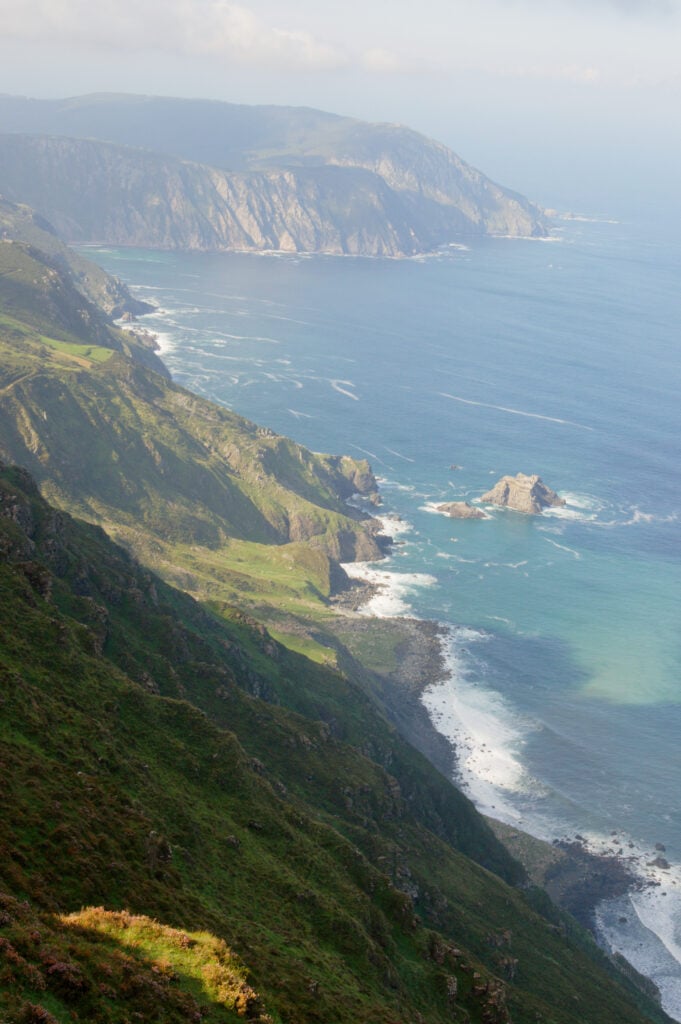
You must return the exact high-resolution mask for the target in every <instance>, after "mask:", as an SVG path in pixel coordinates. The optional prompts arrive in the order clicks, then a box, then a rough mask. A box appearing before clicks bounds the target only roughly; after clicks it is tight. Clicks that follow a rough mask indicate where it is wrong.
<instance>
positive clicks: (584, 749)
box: [90, 221, 681, 1018]
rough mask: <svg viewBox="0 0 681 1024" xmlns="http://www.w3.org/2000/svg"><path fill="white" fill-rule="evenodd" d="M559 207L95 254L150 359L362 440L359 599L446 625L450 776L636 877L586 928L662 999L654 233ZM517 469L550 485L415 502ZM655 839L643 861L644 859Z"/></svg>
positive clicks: (674, 253)
mask: <svg viewBox="0 0 681 1024" xmlns="http://www.w3.org/2000/svg"><path fill="white" fill-rule="evenodd" d="M559 227H560V230H559V231H558V232H557V234H556V238H555V240H552V241H545V242H539V241H521V240H517V241H512V240H498V241H487V242H481V243H480V244H476V245H475V247H473V248H471V249H463V248H460V249H451V250H449V251H448V252H447V253H443V254H441V255H439V256H437V257H432V258H426V259H422V260H405V261H377V260H364V259H343V258H333V257H328V258H327V257H314V258H305V257H297V256H278V255H268V256H262V255H249V254H243V255H241V254H221V255H205V254H201V255H198V254H197V255H186V254H183V255H175V254H172V255H171V254H159V253H148V252H141V251H130V250H127V251H121V250H116V251H113V250H105V249H99V250H97V251H96V252H95V256H96V258H97V259H98V261H99V262H101V263H102V264H103V265H104V266H105V267H106V268H107V269H110V270H112V271H113V272H115V273H117V274H119V275H120V276H122V277H123V278H124V279H125V280H127V281H128V282H130V283H131V284H132V285H134V286H136V287H138V288H139V289H140V292H139V294H140V295H142V296H146V297H150V298H152V299H154V300H155V301H156V302H158V303H159V305H160V307H161V312H159V313H158V314H154V315H152V316H150V317H148V318H146V319H145V322H146V323H147V325H148V326H149V327H150V328H151V329H153V330H157V331H159V332H160V334H161V342H162V354H163V358H164V359H165V361H166V363H167V365H168V366H169V368H170V369H171V371H172V373H173V376H174V377H175V379H176V380H178V381H179V382H181V383H182V384H184V385H186V386H187V387H189V388H191V389H192V390H194V391H197V392H200V393H201V394H203V395H205V396H207V397H209V398H211V399H215V400H217V401H220V402H223V403H226V404H227V405H229V406H230V407H232V408H233V409H234V410H235V411H237V412H239V413H242V414H244V415H246V416H248V417H250V418H251V419H254V420H256V421H257V422H259V423H262V424H266V425H268V426H270V427H272V428H274V429H275V430H277V431H280V432H283V433H286V434H288V435H290V436H292V437H294V438H295V439H296V440H298V441H301V442H303V443H304V444H306V445H308V446H310V447H312V448H314V449H316V450H325V451H333V452H348V453H349V454H354V455H366V456H367V458H369V459H370V461H371V463H372V466H373V468H374V470H375V472H376V474H377V475H378V476H379V477H380V479H381V487H382V494H383V498H384V508H383V511H384V512H385V513H386V514H395V515H399V516H400V517H401V518H402V520H403V524H402V529H403V532H401V533H400V534H399V536H398V538H397V539H398V540H399V541H400V543H399V544H398V545H397V546H396V547H395V549H394V551H395V553H394V555H393V557H392V558H391V559H390V560H389V561H388V562H387V563H382V564H381V565H380V566H379V567H376V568H379V569H380V571H381V572H387V573H389V574H391V575H389V576H388V577H387V583H388V588H387V590H385V591H384V592H383V594H382V596H381V598H380V599H379V603H378V606H377V610H378V611H379V612H380V611H383V612H389V611H391V610H398V611H402V612H403V613H406V612H411V613H413V614H416V615H418V616H422V617H428V618H435V619H438V620H440V621H442V622H445V623H448V624H450V625H451V626H452V627H453V628H452V631H451V634H450V639H449V643H448V651H449V659H450V665H451V670H452V676H451V680H450V681H449V682H448V683H446V684H443V685H442V686H441V687H439V688H437V689H434V690H432V691H430V692H429V694H428V695H427V700H428V701H429V707H430V710H431V713H432V715H433V717H434V721H436V722H437V724H438V726H439V727H440V728H441V729H442V730H443V731H445V732H447V734H449V735H451V736H452V737H453V738H454V739H456V740H457V742H458V744H459V751H460V755H459V780H460V782H461V784H462V785H463V786H464V787H465V788H466V789H467V790H468V791H469V793H471V795H472V796H473V797H474V798H475V799H476V801H477V802H478V804H479V805H480V806H481V807H483V808H485V809H488V810H492V813H496V814H497V815H498V816H500V817H504V818H506V819H507V820H509V821H516V822H519V823H520V824H521V825H523V827H525V828H527V829H529V830H531V831H534V832H535V833H536V834H540V835H544V836H547V837H554V836H562V835H574V833H575V832H580V833H581V834H582V835H586V836H587V837H588V838H589V839H590V840H591V842H592V843H593V845H594V847H595V848H597V849H601V848H604V847H609V846H612V844H614V846H615V848H616V849H620V848H622V849H623V850H624V851H625V854H626V855H627V856H629V855H631V856H634V857H636V862H635V863H636V865H637V868H638V870H640V872H641V873H642V875H644V876H646V877H649V878H650V879H652V880H655V881H658V882H660V885H659V886H656V887H655V888H654V889H651V890H649V891H648V892H644V893H642V894H638V895H633V896H632V897H631V898H629V897H627V898H626V901H625V902H626V908H627V909H626V911H623V910H622V905H621V903H619V904H617V906H612V907H603V908H602V912H601V915H600V922H601V928H602V937H603V939H604V941H608V942H609V943H610V944H612V945H616V946H617V948H619V949H621V950H622V951H623V952H625V954H626V955H627V956H629V957H630V959H631V960H632V961H633V962H634V963H636V964H638V966H639V967H641V968H642V969H644V970H645V971H646V973H648V974H649V975H651V976H652V977H654V978H655V980H656V981H657V982H658V984H660V986H661V987H662V989H663V992H664V998H665V1005H666V1007H667V1009H668V1011H669V1012H671V1013H673V1014H674V1015H675V1016H677V1017H680V1018H681V968H680V967H679V961H681V871H678V870H677V868H676V867H675V864H677V863H681V808H680V807H679V800H678V794H679V792H680V782H681V755H680V752H679V739H680V738H681V643H680V631H679V594H680V593H681V557H680V555H681V546H680V545H679V528H680V524H681V518H680V517H681V474H680V473H679V461H678V459H679V451H678V447H679V446H678V439H679V436H680V434H681V431H680V427H681V403H680V402H679V400H678V395H679V385H680V384H681V360H680V359H679V334H678V326H679V323H680V322H681V316H680V314H681V297H680V296H679V291H678V279H679V269H680V268H681V245H679V243H678V242H677V241H676V240H675V239H674V238H673V237H671V235H670V233H669V232H667V233H666V235H665V234H664V233H662V232H660V231H657V230H653V228H652V227H650V226H647V225H641V224H639V225H636V226H634V225H632V224H624V223H619V224H618V223H598V222H576V221H568V222H562V223H561V224H560V225H559ZM90 253H92V250H90ZM452 465H456V466H457V467H458V468H456V469H452V468H451V467H452ZM518 471H522V472H525V473H539V474H540V475H541V476H542V478H543V479H544V481H545V482H546V483H547V484H548V485H549V486H551V487H553V488H554V489H555V490H557V491H559V493H561V495H563V496H564V497H565V498H566V499H567V502H568V504H567V506H566V508H565V509H564V510H557V511H556V512H555V513H554V512H552V513H549V514H544V515H542V516H541V517H527V516H522V515H519V514H516V513H512V512H508V511H503V510H490V517H489V518H488V519H485V520H482V521H465V522H464V521H454V520H450V519H447V518H445V517H443V516H441V515H438V514H436V513H435V512H434V511H433V506H434V504H436V503H438V502H440V501H446V500H461V499H466V500H473V499H475V498H478V497H479V496H480V495H481V494H482V493H484V491H486V490H487V489H489V488H490V487H491V486H492V484H493V483H494V482H495V481H496V479H497V478H498V477H499V476H501V475H502V474H505V473H514V474H515V473H516V472H518ZM381 602H382V603H381ZM396 602H397V603H396ZM613 833H616V835H613ZM629 843H631V844H633V845H632V846H629ZM655 843H663V844H664V845H665V847H666V852H665V853H664V856H665V857H666V858H667V860H668V861H669V862H670V863H671V864H672V867H671V868H670V870H669V871H665V870H659V869H654V868H650V867H648V866H647V865H648V864H649V863H650V861H651V860H652V859H653V858H654V857H655V856H656V855H657V854H656V853H655V851H654V844H655ZM677 890H678V892H679V897H678V898H677V895H676V892H677ZM662 893H666V894H667V895H666V896H663V895H662ZM622 917H627V920H628V923H627V924H626V925H623V924H622V921H621V918H622ZM677 927H678V931H677Z"/></svg>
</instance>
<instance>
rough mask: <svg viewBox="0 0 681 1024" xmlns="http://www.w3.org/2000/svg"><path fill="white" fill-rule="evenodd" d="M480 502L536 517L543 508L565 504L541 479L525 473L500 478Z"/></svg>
mask: <svg viewBox="0 0 681 1024" xmlns="http://www.w3.org/2000/svg"><path fill="white" fill-rule="evenodd" d="M481 500H482V501H488V502H490V504H492V505H502V506H504V507H505V508H512V509H514V510H515V511H516V512H526V513H528V514H531V515H536V514H538V513H539V512H541V511H542V510H543V509H545V508H556V507H560V506H561V505H564V504H565V500H564V499H563V498H559V497H558V495H557V494H556V492H555V491H552V490H551V488H550V487H547V486H546V484H545V483H544V482H543V481H542V479H541V477H539V476H536V475H533V476H528V475H527V474H526V473H518V474H516V476H502V478H501V480H499V481H498V482H497V483H496V484H495V485H494V487H493V488H492V490H491V491H488V492H487V494H483V496H482V499H481Z"/></svg>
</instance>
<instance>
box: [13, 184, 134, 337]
mask: <svg viewBox="0 0 681 1024" xmlns="http://www.w3.org/2000/svg"><path fill="white" fill-rule="evenodd" d="M0 239H2V240H5V241H14V242H20V243H24V244H25V245H28V246H31V247H32V248H33V249H37V250H38V251H40V252H41V253H43V254H44V255H45V256H47V257H48V258H49V259H51V260H52V262H53V263H54V265H55V266H57V267H59V268H61V270H62V271H65V272H66V275H67V276H69V277H70V278H71V280H72V281H73V284H74V285H75V287H76V288H77V289H78V290H79V291H80V292H81V293H82V294H83V296H84V297H85V298H86V299H88V300H89V302H91V303H94V304H95V305H96V306H98V308H99V310H100V311H103V312H104V313H105V314H106V315H108V316H109V317H114V318H115V317H120V316H122V315H123V314H124V313H130V314H132V315H133V316H135V315H137V316H139V315H141V314H143V313H149V312H151V310H152V308H153V307H152V306H150V305H149V303H147V302H141V301H140V300H139V299H136V298H134V297H133V296H132V295H131V294H130V292H129V291H128V289H127V288H126V286H125V285H124V284H123V282H122V281H119V280H118V278H117V277H112V275H111V274H107V273H106V271H104V270H102V268H101V267H98V266H97V264H96V263H91V262H90V261H89V260H86V259H83V257H82V256H79V255H78V253H77V252H75V251H74V250H73V249H69V247H68V246H67V245H65V244H64V243H63V242H62V240H61V239H60V238H59V236H58V234H57V232H56V231H55V229H54V228H53V227H52V225H51V224H50V223H49V221H47V220H45V218H44V217H41V216H40V215H39V214H37V213H36V212H35V211H34V210H32V209H31V207H29V206H26V205H24V204H16V203H10V202H9V201H8V200H7V199H3V198H2V196H0Z"/></svg>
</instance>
